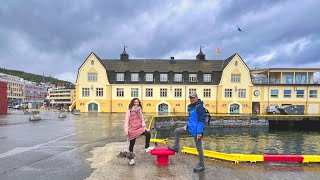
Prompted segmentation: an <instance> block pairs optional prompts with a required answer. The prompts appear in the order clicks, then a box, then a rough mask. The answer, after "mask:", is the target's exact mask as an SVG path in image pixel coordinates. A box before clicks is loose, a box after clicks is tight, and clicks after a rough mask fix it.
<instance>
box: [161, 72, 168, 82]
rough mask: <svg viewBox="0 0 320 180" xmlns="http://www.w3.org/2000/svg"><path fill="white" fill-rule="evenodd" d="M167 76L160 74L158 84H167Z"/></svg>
mask: <svg viewBox="0 0 320 180" xmlns="http://www.w3.org/2000/svg"><path fill="white" fill-rule="evenodd" d="M167 81H168V74H160V82H167Z"/></svg>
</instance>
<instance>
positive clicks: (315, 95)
mask: <svg viewBox="0 0 320 180" xmlns="http://www.w3.org/2000/svg"><path fill="white" fill-rule="evenodd" d="M317 96H318V90H310V91H309V97H311V98H317Z"/></svg>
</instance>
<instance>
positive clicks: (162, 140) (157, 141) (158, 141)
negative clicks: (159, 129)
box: [150, 139, 167, 144]
mask: <svg viewBox="0 0 320 180" xmlns="http://www.w3.org/2000/svg"><path fill="white" fill-rule="evenodd" d="M150 142H152V143H161V144H167V139H150Z"/></svg>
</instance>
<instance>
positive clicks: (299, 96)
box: [296, 89, 304, 98]
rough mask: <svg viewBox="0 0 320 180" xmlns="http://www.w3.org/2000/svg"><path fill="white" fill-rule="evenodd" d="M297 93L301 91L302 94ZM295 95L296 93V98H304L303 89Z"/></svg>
mask: <svg viewBox="0 0 320 180" xmlns="http://www.w3.org/2000/svg"><path fill="white" fill-rule="evenodd" d="M298 91H303V94H298ZM296 93H297V98H303V97H304V90H303V89H299V90H297V91H296Z"/></svg>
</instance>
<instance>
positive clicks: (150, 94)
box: [146, 88, 153, 97]
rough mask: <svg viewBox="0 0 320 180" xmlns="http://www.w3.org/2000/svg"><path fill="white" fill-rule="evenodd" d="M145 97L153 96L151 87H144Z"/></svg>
mask: <svg viewBox="0 0 320 180" xmlns="http://www.w3.org/2000/svg"><path fill="white" fill-rule="evenodd" d="M146 97H153V88H146Z"/></svg>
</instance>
